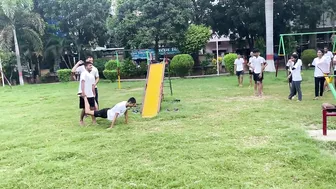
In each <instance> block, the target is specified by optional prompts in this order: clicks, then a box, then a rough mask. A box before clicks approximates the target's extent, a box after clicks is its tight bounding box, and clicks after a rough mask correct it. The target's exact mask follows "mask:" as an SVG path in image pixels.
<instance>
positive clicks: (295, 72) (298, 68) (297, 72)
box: [292, 59, 302, 81]
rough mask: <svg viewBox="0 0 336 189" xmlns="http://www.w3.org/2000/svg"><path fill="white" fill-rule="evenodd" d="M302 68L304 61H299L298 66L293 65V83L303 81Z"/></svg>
mask: <svg viewBox="0 0 336 189" xmlns="http://www.w3.org/2000/svg"><path fill="white" fill-rule="evenodd" d="M301 67H302V61H301V60H300V59H299V60H298V61H297V62H296V64H294V65H293V68H295V69H294V70H292V78H293V81H302V76H301Z"/></svg>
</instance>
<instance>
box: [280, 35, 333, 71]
mask: <svg viewBox="0 0 336 189" xmlns="http://www.w3.org/2000/svg"><path fill="white" fill-rule="evenodd" d="M317 34H336V31H325V32H307V33H287V34H280V42H279V50H278V56H279V57H281V56H282V57H285V58H286V55H287V54H286V50H285V42H284V39H283V38H284V37H286V36H301V41H300V48H301V53H302V37H303V36H304V35H317ZM281 51H282V53H281ZM332 52H333V53H336V40H334V41H333V48H332ZM278 68H279V60H278V62H277V67H276V73H275V77H278Z"/></svg>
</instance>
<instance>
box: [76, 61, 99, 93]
mask: <svg viewBox="0 0 336 189" xmlns="http://www.w3.org/2000/svg"><path fill="white" fill-rule="evenodd" d="M85 71H86V69H85V66H84V65H82V66H79V67H78V68H77V69H76V72H78V73H79V74H82V73H83V72H85ZM90 74H92V75H93V77H94V78H95V79H96V78H98V77H99V72H98V69H97V68H96V67H94V66H92V70H91V72H90ZM96 88H97V86H96Z"/></svg>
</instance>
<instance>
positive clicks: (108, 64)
mask: <svg viewBox="0 0 336 189" xmlns="http://www.w3.org/2000/svg"><path fill="white" fill-rule="evenodd" d="M117 67H118V65H117V61H116V60H110V61H108V62H106V63H105V70H116V69H117Z"/></svg>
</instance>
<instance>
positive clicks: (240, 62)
mask: <svg viewBox="0 0 336 189" xmlns="http://www.w3.org/2000/svg"><path fill="white" fill-rule="evenodd" d="M234 72H235V73H236V75H237V77H238V86H239V87H242V86H243V79H244V59H243V58H242V57H241V55H240V54H238V56H237V59H236V60H235V62H234Z"/></svg>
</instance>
